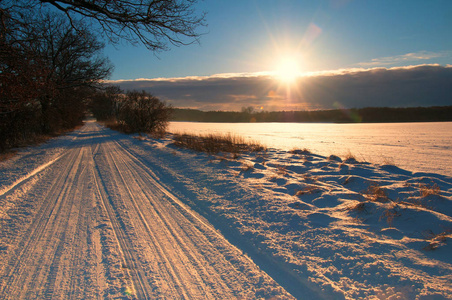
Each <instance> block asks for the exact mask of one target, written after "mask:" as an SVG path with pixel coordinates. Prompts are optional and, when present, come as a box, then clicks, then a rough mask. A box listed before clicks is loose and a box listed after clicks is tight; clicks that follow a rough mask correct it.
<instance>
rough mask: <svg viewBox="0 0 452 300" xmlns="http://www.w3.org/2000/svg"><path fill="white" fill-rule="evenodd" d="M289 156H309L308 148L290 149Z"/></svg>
mask: <svg viewBox="0 0 452 300" xmlns="http://www.w3.org/2000/svg"><path fill="white" fill-rule="evenodd" d="M289 153H291V154H305V155H306V154H311V151H310V150H309V149H308V148H303V149H292V150H290V151H289Z"/></svg>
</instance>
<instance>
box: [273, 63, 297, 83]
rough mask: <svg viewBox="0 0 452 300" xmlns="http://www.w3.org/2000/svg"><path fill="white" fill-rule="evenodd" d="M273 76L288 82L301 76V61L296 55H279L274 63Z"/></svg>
mask: <svg viewBox="0 0 452 300" xmlns="http://www.w3.org/2000/svg"><path fill="white" fill-rule="evenodd" d="M274 70H275V71H274V73H275V76H276V77H277V78H278V79H279V80H280V81H282V82H284V83H287V84H290V83H293V82H295V81H296V79H297V78H298V77H300V76H301V73H302V71H301V61H300V59H299V58H297V57H293V56H285V57H281V58H280V59H279V60H277V62H276V63H275V68H274Z"/></svg>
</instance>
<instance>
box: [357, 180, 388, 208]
mask: <svg viewBox="0 0 452 300" xmlns="http://www.w3.org/2000/svg"><path fill="white" fill-rule="evenodd" d="M363 194H364V195H363V196H364V197H365V198H367V199H369V200H370V201H373V202H380V203H385V202H388V201H389V200H390V199H389V197H388V195H387V194H386V192H385V190H384V189H383V188H382V187H380V186H379V185H378V184H371V185H370V186H369V187H368V188H367V190H366V191H364V192H363Z"/></svg>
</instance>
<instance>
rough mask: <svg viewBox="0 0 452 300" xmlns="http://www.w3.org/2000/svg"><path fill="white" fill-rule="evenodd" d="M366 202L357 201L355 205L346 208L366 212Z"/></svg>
mask: <svg viewBox="0 0 452 300" xmlns="http://www.w3.org/2000/svg"><path fill="white" fill-rule="evenodd" d="M366 203H367V202H359V203H358V204H356V205H353V206H350V207H349V208H348V210H349V211H357V212H367V209H366Z"/></svg>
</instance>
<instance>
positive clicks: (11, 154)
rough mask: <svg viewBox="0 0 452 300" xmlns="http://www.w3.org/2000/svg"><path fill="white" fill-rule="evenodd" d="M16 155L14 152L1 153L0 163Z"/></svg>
mask: <svg viewBox="0 0 452 300" xmlns="http://www.w3.org/2000/svg"><path fill="white" fill-rule="evenodd" d="M16 154H17V151H16V150H10V151H6V152H3V153H0V161H5V160H8V159H10V158H12V157H13V156H14V155H16Z"/></svg>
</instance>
